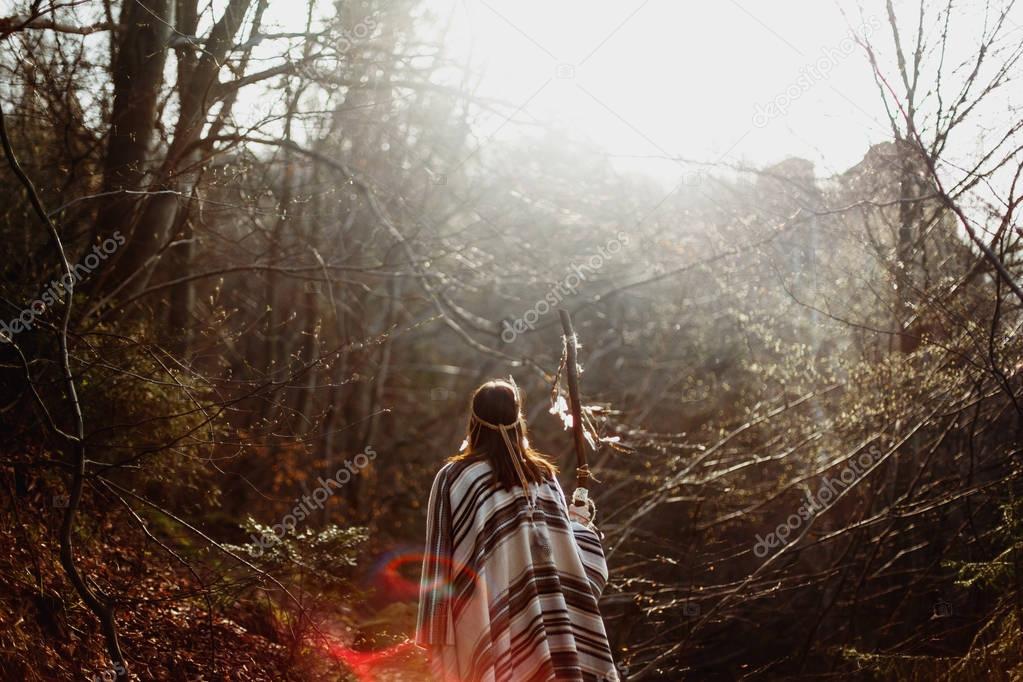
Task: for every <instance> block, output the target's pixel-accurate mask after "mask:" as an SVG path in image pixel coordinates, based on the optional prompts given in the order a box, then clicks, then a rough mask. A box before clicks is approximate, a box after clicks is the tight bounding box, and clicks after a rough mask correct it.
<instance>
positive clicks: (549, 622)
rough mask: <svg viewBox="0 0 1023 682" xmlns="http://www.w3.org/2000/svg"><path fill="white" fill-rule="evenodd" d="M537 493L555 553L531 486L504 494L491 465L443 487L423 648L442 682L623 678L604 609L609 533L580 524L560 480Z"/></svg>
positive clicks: (422, 618)
mask: <svg viewBox="0 0 1023 682" xmlns="http://www.w3.org/2000/svg"><path fill="white" fill-rule="evenodd" d="M531 488H533V489H534V490H535V491H536V493H537V506H538V507H539V509H540V511H541V512H542V513H541V514H540V520H539V521H538V522H537V523H536V526H537V527H538V528H539V529H540V532H541V534H542V535H543V536H544V537H545V538H546V539H547V543H546V544H547V545H548V547H549V549H548V551H543V548H537V547H536V544H535V543H534V542H531V537H532V536H531V533H532V531H531V528H530V524H529V522H528V520H527V516H526V514H527V504H526V500H525V498H524V496H523V495H522V490H521V488H520V487H518V486H516V487H515V488H513V489H512V490H510V491H508V490H501V489H500V488H499V487H498V486H497V485H496V482H495V480H494V477H493V474H492V471H491V467H490V465H489V464H488V463H487V462H486V461H460V462H450V463H448V464H445V465H444V467H443V468H441V470H440V471H439V472H438V473H437V477H436V478H435V479H434V482H433V488H432V490H431V492H430V504H429V515H428V517H427V533H426V556H425V559H424V562H423V579H422V590H421V595H420V602H419V621H418V625H417V632H416V642H417V643H418V644H420V645H421V646H424V647H427V648H429V649H431V650H432V657H431V658H432V660H433V662H434V665H433V670H434V674H435V676H436V677H437V678H438V679H440V680H443V682H505V681H508V682H530V681H534V680H535V681H537V682H540V681H545V680H578V681H586V682H589V681H594V682H597V681H600V682H616V681H617V680H618V679H619V677H618V674H617V673H616V671H615V667H614V662H613V660H612V657H611V651H610V647H609V646H608V641H607V634H606V632H605V630H604V622H603V620H602V619H601V617H600V612H599V610H598V608H597V601H598V599H599V598H600V593H601V591H602V590H603V588H604V583H605V582H606V580H607V564H606V562H605V561H604V553H603V550H602V548H601V545H600V539H599V536H598V535H597V533H596V532H595V531H594V530H593V529H592V528H589V527H587V526H584V525H582V524H581V523H579V522H578V521H574V520H573V521H570V520H569V518H568V504H567V501H566V499H565V494H564V492H562V490H561V486H560V485H559V484H558V482H557V480H556V479H555V480H552V481H548V482H546V483H543V484H536V483H534V484H531ZM531 492H532V491H531Z"/></svg>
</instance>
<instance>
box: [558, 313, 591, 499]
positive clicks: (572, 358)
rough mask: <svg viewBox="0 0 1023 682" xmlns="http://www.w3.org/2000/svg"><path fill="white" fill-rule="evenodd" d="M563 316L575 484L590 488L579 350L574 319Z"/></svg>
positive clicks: (565, 314)
mask: <svg viewBox="0 0 1023 682" xmlns="http://www.w3.org/2000/svg"><path fill="white" fill-rule="evenodd" d="M558 313H559V314H560V315H561V328H562V329H563V330H564V332H565V349H566V354H567V358H566V362H565V373H566V375H567V376H568V402H569V407H570V408H571V410H572V433H573V434H574V436H575V462H576V469H575V482H576V486H577V487H579V488H588V487H589V481H590V466H589V464H587V463H586V439H585V438H584V436H583V408H582V402H580V400H579V369H578V364H577V362H578V360H577V357H578V348H577V346H576V338H575V330H574V329H573V328H572V318H571V316H569V314H568V311H567V310H565V309H564V308H562V309H561V310H559V311H558Z"/></svg>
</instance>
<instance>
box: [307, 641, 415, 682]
mask: <svg viewBox="0 0 1023 682" xmlns="http://www.w3.org/2000/svg"><path fill="white" fill-rule="evenodd" d="M416 648H417V647H416V645H415V644H414V643H413V642H412V641H411V640H406V641H404V642H401V643H399V644H395V645H393V646H389V647H387V648H385V649H377V650H375V651H356V650H355V649H352V648H351V647H349V646H346V645H344V644H342V643H340V642H327V643H326V644H324V649H325V650H326V652H327V654H329V655H330V656H332V657H333V658H335V659H337V660H339V661H341V662H342V663H344V664H345V666H347V667H348V669H349V670H350V671H351V672H352V674H353V675H355V677H357V678H358V679H359V682H376V679H377V674H378V673H380V672H382V671H383V670H385V669H386V670H394V669H395V668H396V667H398V666H399V665H400V664H401V663H402V662H403V661H404V660H405V659H406V658H407V656H408V654H410V653H412V652H413V651H415V650H416Z"/></svg>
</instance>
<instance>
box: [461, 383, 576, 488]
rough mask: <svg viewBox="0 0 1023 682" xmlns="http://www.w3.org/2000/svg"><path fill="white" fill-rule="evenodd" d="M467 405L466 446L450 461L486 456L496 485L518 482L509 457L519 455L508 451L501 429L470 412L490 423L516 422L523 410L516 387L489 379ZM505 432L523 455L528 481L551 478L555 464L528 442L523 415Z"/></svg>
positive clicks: (511, 486) (555, 470)
mask: <svg viewBox="0 0 1023 682" xmlns="http://www.w3.org/2000/svg"><path fill="white" fill-rule="evenodd" d="M470 406H471V409H470V413H469V425H468V428H467V430H466V435H465V439H466V440H467V441H468V443H469V446H468V447H467V448H466V449H465V450H463V451H462V452H460V453H458V454H457V455H455V456H453V457H451V458H450V460H449V461H452V462H460V461H465V460H470V459H486V460H487V461H488V462H489V463H490V468H491V469H492V470H493V471H494V480H495V482H496V483H497V485H498V487H500V488H502V489H504V490H510V489H512V488H514V487H515V486H517V485H521V483H520V482H519V477H518V474H517V473H516V472H515V465H514V464H513V463H512V460H511V458H512V457H518V454H517V453H514V452H508V446H507V445H505V442H504V439H503V438H502V437H501V433H500V431H498V430H497V429H492V428H489V427H486V426H484V425H482V424H480V423H479V422H478V421H476V420H475V419H474V418H473V416H472V415H473V413H475V414H477V415H479V418H480V419H482V420H484V421H488V422H490V423H491V424H513V423H515V421H516V420H517V419H518V418H519V416H520V415H521V414H522V405H520V404H519V392H518V390H517V388H516V387H515V386H513V385H512V384H511V383H509V382H507V381H503V380H494V381H488V382H487V383H485V384H483V385H482V386H480V387H479V388H477V389H476V391H475V392H474V393H473V394H472V401H471V402H470ZM508 435H509V436H510V437H511V440H512V442H513V443H514V445H515V447H516V448H517V449H519V450H520V451H521V452H522V455H523V458H524V459H525V466H524V467H523V469H524V470H525V474H526V478H528V479H529V481H530V482H533V483H540V482H543V481H548V480H552V479H553V478H554V476H555V475H556V474H557V468H556V467H555V466H554V464H552V463H551V461H550V460H549V459H547V456H546V455H544V454H542V453H540V452H537V451H536V450H534V449H532V448H531V447H529V445H528V442H529V441H528V439H527V438H526V421H525V419H523V420H522V421H520V422H519V423H518V424H517V425H516V426H515V428H514V430H513V431H512V432H511V433H509V434H508Z"/></svg>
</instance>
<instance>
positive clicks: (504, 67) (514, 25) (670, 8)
mask: <svg viewBox="0 0 1023 682" xmlns="http://www.w3.org/2000/svg"><path fill="white" fill-rule="evenodd" d="M433 2H434V5H435V7H436V11H437V12H438V13H440V14H441V15H446V14H447V13H449V12H451V11H452V10H454V12H455V17H454V18H455V20H454V24H453V28H452V33H451V34H450V36H449V45H450V46H451V49H452V51H453V53H454V54H455V55H459V56H462V57H465V56H468V55H472V59H473V63H474V64H475V65H476V66H477V67H480V68H484V69H485V76H484V80H483V83H482V87H481V90H480V91H479V94H480V95H485V96H492V97H499V98H501V99H503V100H505V101H508V102H510V103H512V104H513V106H515V107H521V110H520V111H519V113H518V115H517V116H516V119H517V120H518V119H522V120H535V121H537V122H543V123H551V124H557V125H558V126H559V127H564V128H567V129H569V130H572V131H574V132H576V133H578V134H579V135H582V136H585V137H588V138H589V139H591V140H593V141H595V142H597V143H598V144H600V145H601V146H603V147H605V148H606V149H608V151H609V153H611V154H612V155H615V157H616V158H617V159H618V160H617V161H616V163H618V164H619V165H623V166H626V167H632V168H635V169H637V170H642V171H647V172H651V173H653V174H655V175H657V176H662V177H666V178H669V179H670V178H672V177H676V176H678V175H680V174H681V173H683V172H685V170H686V169H685V168H684V167H680V166H679V165H678V164H677V163H675V162H665V161H656V160H650V159H647V160H644V161H641V162H640V161H636V160H635V159H631V160H628V159H629V157H649V156H655V157H656V156H662V157H663V156H680V157H685V158H691V159H698V160H702V161H715V160H718V159H724V160H728V161H733V162H734V161H740V162H749V163H755V164H764V163H771V162H774V161H779V160H781V159H784V158H786V157H788V156H801V157H804V158H808V159H811V160H813V161H815V162H816V163H817V164H818V173H819V174H827V173H830V172H836V171H841V170H844V169H845V168H847V167H849V166H851V165H853V164H855V163H856V162H857V161H859V160H860V159H861V158H862V156H863V154H864V152H865V151H866V149H867V148H868V147H869V146H870V145H871V144H873V143H875V142H879V141H882V140H884V139H887V138H888V137H889V136H890V132H889V128H888V125H887V123H886V119H885V117H884V110H883V108H882V106H881V102H880V99H879V95H878V92H877V88H876V86H875V84H874V81H873V78H872V76H871V72H870V67H869V65H868V63H867V60H866V57H865V55H864V54H863V52H862V50H861V49H860V48H859V47H858V46H853V44H852V43H851V42H850V41H849V40H847V39H846V38H847V36H848V35H849V28H848V25H847V19H846V18H845V17H843V16H842V13H841V12H840V11H839V9H838V7H837V6H836V4H835V3H833V2H829V1H827V0H785V1H779V2H773V3H770V4H768V3H755V2H752V1H751V0H741V1H740V0H718V1H716V2H700V3H697V2H685V1H682V0H619V1H618V2H594V0H557V1H556V2H551V1H550V0H546V1H545V0H433ZM847 11H849V12H850V15H849V16H850V20H852V21H856V22H857V23H858V24H859V23H860V17H859V14H858V10H856V9H855V7H854V6H851V7H850V8H849V10H847ZM867 19H868V26H867V31H868V32H872V35H873V37H874V38H876V39H878V40H884V41H886V42H887V41H888V40H889V39H888V35H887V34H886V33H885V32H886V30H887V29H886V25H885V23H884V21H885V17H883V16H878V17H874V18H873V19H874V22H873V27H871V26H870V25H869V24H870V23H871V22H870V21H869V20H870V19H871V17H867ZM801 76H802V77H803V80H802V82H800V77H801ZM772 102H777V103H779V104H781V105H784V106H785V112H784V113H781V112H780V111H774V112H770V111H768V110H767V109H765V108H760V109H758V106H759V107H766V106H767V105H768V104H770V103H772ZM786 102H787V104H786ZM758 112H760V113H759V115H758ZM487 126H488V127H487V129H485V130H483V131H481V135H482V136H483V137H486V136H487V135H489V134H491V133H493V132H494V131H495V130H497V129H498V128H500V132H499V133H498V134H499V135H513V134H515V129H516V127H518V128H519V129H520V132H521V129H522V127H521V126H516V125H515V123H514V122H512V123H506V121H505V120H502V119H500V118H495V119H494V120H492V121H489V122H488V123H487Z"/></svg>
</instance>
